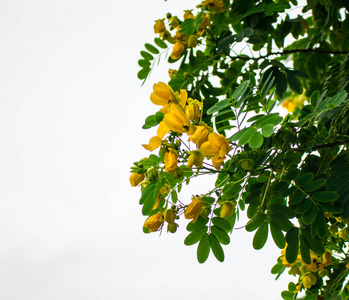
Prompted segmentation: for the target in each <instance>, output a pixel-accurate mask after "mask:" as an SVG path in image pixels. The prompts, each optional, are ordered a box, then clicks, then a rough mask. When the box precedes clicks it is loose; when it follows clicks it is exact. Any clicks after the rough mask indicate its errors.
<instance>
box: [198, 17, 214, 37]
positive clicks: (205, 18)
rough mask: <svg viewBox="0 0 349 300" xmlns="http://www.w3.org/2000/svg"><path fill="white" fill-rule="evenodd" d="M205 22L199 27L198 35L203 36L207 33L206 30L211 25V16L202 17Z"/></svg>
mask: <svg viewBox="0 0 349 300" xmlns="http://www.w3.org/2000/svg"><path fill="white" fill-rule="evenodd" d="M202 18H203V21H202V23H201V24H200V26H199V30H198V31H197V34H198V35H200V36H201V35H202V34H203V33H204V32H205V29H206V28H207V27H208V26H209V25H210V23H211V20H210V18H209V16H207V15H206V14H203V15H202Z"/></svg>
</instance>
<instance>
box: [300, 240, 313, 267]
mask: <svg viewBox="0 0 349 300" xmlns="http://www.w3.org/2000/svg"><path fill="white" fill-rule="evenodd" d="M300 250H301V256H302V259H303V261H304V262H305V263H306V264H307V265H310V264H311V256H310V249H309V247H308V245H307V243H306V242H305V240H304V238H303V236H301V237H300Z"/></svg>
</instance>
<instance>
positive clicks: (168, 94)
mask: <svg viewBox="0 0 349 300" xmlns="http://www.w3.org/2000/svg"><path fill="white" fill-rule="evenodd" d="M300 4H301V3H298V1H297V0H274V1H273V0H259V1H257V0H234V1H229V0H224V1H218V0H207V1H203V2H202V3H201V4H199V5H198V6H197V8H196V9H195V10H189V11H185V13H184V16H183V18H180V17H177V16H172V15H171V14H167V16H166V18H164V19H159V20H157V21H155V25H154V32H155V33H156V34H159V37H156V38H155V39H154V43H146V44H145V50H142V51H141V56H142V59H140V60H139V61H138V63H139V66H140V67H141V70H140V71H139V73H138V78H139V79H141V80H143V81H145V80H146V79H147V78H148V77H149V74H150V71H151V69H152V68H153V67H154V65H155V62H160V58H163V57H164V56H165V57H167V60H168V62H169V63H174V62H178V63H177V65H178V68H177V69H176V70H173V69H170V71H169V74H170V78H171V79H170V80H169V82H168V83H164V82H159V83H157V84H154V91H153V93H152V94H151V96H150V100H151V101H152V102H153V103H154V104H155V105H158V106H159V107H161V108H160V110H159V111H157V112H155V114H154V115H151V116H149V117H147V118H146V120H145V124H144V126H143V128H144V129H149V128H152V127H157V135H156V136H154V137H153V138H151V139H150V141H149V143H148V144H144V145H143V146H144V147H145V148H146V149H148V150H149V151H155V150H156V149H159V151H158V152H157V154H151V155H150V156H149V157H148V158H144V159H142V160H140V161H138V162H135V163H134V166H133V167H132V174H131V177H130V182H131V184H132V186H141V190H142V196H141V199H140V204H141V205H142V213H143V215H145V216H148V218H147V220H146V222H145V224H144V228H143V230H144V232H146V233H149V232H154V231H158V230H162V229H163V227H164V226H165V224H167V231H168V232H171V233H174V232H176V230H177V227H178V224H177V223H176V220H177V219H179V218H182V217H184V218H186V219H190V220H191V221H190V222H189V223H188V225H187V228H186V229H187V231H188V236H187V237H186V239H185V241H184V244H185V245H188V246H189V245H194V244H197V245H198V247H197V259H198V261H199V262H200V263H203V262H205V261H206V260H207V258H208V256H209V253H210V252H211V251H212V253H213V255H214V256H215V257H216V258H217V259H218V260H219V261H224V251H223V247H222V245H228V244H229V242H230V234H231V233H232V231H233V228H234V225H235V222H236V221H237V220H238V218H239V215H240V214H241V213H243V212H246V215H247V217H248V218H249V221H248V222H247V224H245V228H246V230H247V231H248V232H254V238H253V247H254V248H255V249H261V248H263V246H264V245H265V243H266V241H267V239H268V237H269V236H270V237H271V238H272V239H273V241H274V242H275V245H276V246H277V247H279V248H280V249H282V251H281V255H280V257H279V258H277V264H276V265H275V266H274V267H273V268H272V270H271V272H272V274H275V275H277V278H278V277H279V276H280V275H281V274H282V273H283V272H284V271H285V269H287V270H288V273H289V274H291V275H293V276H295V283H293V282H291V283H290V284H289V286H288V289H287V290H285V291H283V292H282V294H281V296H282V298H283V299H296V298H297V294H298V293H299V292H300V291H302V290H303V291H304V292H305V294H306V297H305V298H304V299H333V298H334V297H337V296H338V295H339V294H340V295H341V296H342V299H347V298H348V295H349V292H348V288H349V284H348V283H347V282H346V278H347V276H348V274H349V269H348V267H349V256H348V240H349V236H348V234H349V227H348V224H349V151H348V143H349V125H348V124H349V114H348V111H349V97H348V92H349V85H348V80H349V56H348V50H349V14H348V12H349V5H348V2H347V1H343V0H308V1H307V2H306V3H304V6H300ZM295 10H296V11H298V15H295V14H294V11H295ZM282 107H283V108H282ZM284 109H287V110H288V111H289V113H288V114H282V113H281V111H282V110H284ZM154 153H155V152H154ZM203 175H215V185H214V188H213V189H211V190H209V191H207V190H206V191H205V190H204V191H202V194H200V195H195V196H193V198H192V200H191V202H189V203H188V201H185V200H184V199H181V197H180V192H181V189H182V185H183V184H190V182H191V181H192V180H193V179H194V178H197V177H201V176H203ZM211 178H213V177H212V176H211Z"/></svg>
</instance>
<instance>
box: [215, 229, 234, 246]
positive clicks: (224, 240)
mask: <svg viewBox="0 0 349 300" xmlns="http://www.w3.org/2000/svg"><path fill="white" fill-rule="evenodd" d="M211 233H212V234H213V235H214V236H215V237H216V238H217V240H218V241H219V242H220V243H221V244H223V245H228V244H229V243H230V237H229V235H228V234H227V233H226V232H225V231H224V230H222V229H220V228H219V227H216V226H211Z"/></svg>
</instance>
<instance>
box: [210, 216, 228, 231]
mask: <svg viewBox="0 0 349 300" xmlns="http://www.w3.org/2000/svg"><path fill="white" fill-rule="evenodd" d="M211 221H212V223H213V225H215V226H217V227H219V228H221V229H223V230H224V231H225V232H230V231H231V230H232V229H233V228H232V226H231V224H230V222H229V221H227V220H225V219H222V218H219V217H214V218H213V219H212V220H211Z"/></svg>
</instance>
